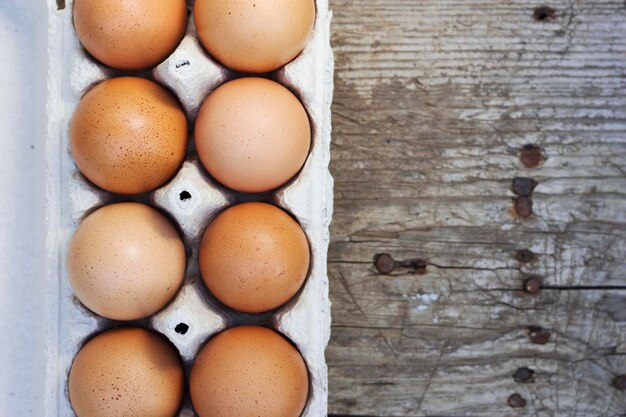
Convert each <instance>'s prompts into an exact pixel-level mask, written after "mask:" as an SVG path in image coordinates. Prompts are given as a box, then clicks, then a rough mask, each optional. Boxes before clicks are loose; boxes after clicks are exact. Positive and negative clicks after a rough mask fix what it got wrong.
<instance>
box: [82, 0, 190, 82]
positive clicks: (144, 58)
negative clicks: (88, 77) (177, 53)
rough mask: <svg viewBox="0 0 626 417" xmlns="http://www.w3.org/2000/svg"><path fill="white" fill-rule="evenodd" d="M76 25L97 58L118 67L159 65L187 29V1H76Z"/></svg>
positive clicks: (84, 44) (83, 42)
mask: <svg viewBox="0 0 626 417" xmlns="http://www.w3.org/2000/svg"><path fill="white" fill-rule="evenodd" d="M74 26H75V28H76V33H77V34H78V38H79V40H80V42H81V43H82V44H83V46H84V47H85V49H87V51H89V53H90V54H92V55H93V56H94V57H95V58H96V59H98V60H99V61H101V62H103V63H104V64H106V65H109V66H111V67H114V68H119V69H127V70H135V69H142V68H149V67H153V66H155V65H157V64H158V63H160V62H161V61H163V60H164V59H165V58H167V56H168V55H170V54H171V53H172V51H174V49H175V48H176V46H177V45H178V44H179V43H180V41H181V39H182V38H183V35H184V34H185V29H186V27H187V5H186V2H185V0H132V1H128V0H107V1H102V0H75V1H74Z"/></svg>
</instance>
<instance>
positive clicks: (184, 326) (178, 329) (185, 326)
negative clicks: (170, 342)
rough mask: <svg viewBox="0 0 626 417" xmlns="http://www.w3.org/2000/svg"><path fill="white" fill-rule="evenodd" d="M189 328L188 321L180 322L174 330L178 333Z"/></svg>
mask: <svg viewBox="0 0 626 417" xmlns="http://www.w3.org/2000/svg"><path fill="white" fill-rule="evenodd" d="M187 330H189V325H188V324H187V323H178V324H177V325H176V327H174V331H175V332H176V333H178V334H185V333H187Z"/></svg>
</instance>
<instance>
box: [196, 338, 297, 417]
mask: <svg viewBox="0 0 626 417" xmlns="http://www.w3.org/2000/svg"><path fill="white" fill-rule="evenodd" d="M308 385H309V381H308V375H307V369H306V365H305V363H304V360H303V359H302V356H300V353H299V352H298V351H297V350H296V348H294V347H293V346H292V345H291V344H290V343H289V342H288V341H287V340H286V339H285V338H284V337H283V336H281V335H279V334H278V333H276V332H274V331H273V330H270V329H267V328H264V327H258V326H242V327H235V328H232V329H228V330H226V331H224V332H222V333H220V334H218V335H217V336H215V337H214V338H212V339H211V340H210V341H209V342H208V343H207V344H206V345H205V346H204V348H202V350H201V351H200V352H199V353H198V356H197V357H196V360H195V362H194V364H193V368H192V370H191V377H190V382H189V389H190V392H191V400H192V402H193V405H194V408H195V410H196V412H197V413H198V416H199V417H221V416H237V417H298V416H299V415H300V414H301V413H302V410H303V408H304V405H305V402H306V399H307V395H308Z"/></svg>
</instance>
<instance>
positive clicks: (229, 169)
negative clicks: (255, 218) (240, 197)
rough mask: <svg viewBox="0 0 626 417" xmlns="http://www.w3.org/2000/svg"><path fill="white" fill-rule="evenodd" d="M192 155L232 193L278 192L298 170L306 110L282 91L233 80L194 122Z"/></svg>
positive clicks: (307, 135)
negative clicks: (196, 155) (232, 191)
mask: <svg viewBox="0 0 626 417" xmlns="http://www.w3.org/2000/svg"><path fill="white" fill-rule="evenodd" d="M195 142H196V149H197V152H198V156H199V157H200V160H201V161H202V164H203V165H204V167H205V168H206V169H207V171H208V172H209V173H210V174H211V176H213V177H214V178H215V179H216V180H217V181H219V182H220V183H222V184H224V185H226V186H227V187H229V188H232V189H234V190H237V191H243V192H251V193H259V192H265V191H270V190H273V189H275V188H278V187H280V186H281V185H283V184H285V183H286V182H287V181H289V180H290V179H291V178H292V177H293V176H294V175H296V173H297V172H298V171H299V170H300V168H301V167H302V165H303V164H304V161H305V160H306V158H307V155H308V152H309V148H310V146H311V126H310V124H309V119H308V116H307V113H306V110H305V109H304V107H303V106H302V104H301V103H300V101H299V100H298V98H297V97H296V96H294V95H293V93H291V92H290V91H289V90H288V89H287V88H285V87H283V86H282V85H280V84H278V83H276V82H274V81H270V80H267V79H264V78H256V77H251V78H239V79H236V80H233V81H230V82H227V83H226V84H223V85H222V86H220V87H219V88H217V89H216V90H215V91H214V92H213V93H212V94H210V95H209V97H208V98H207V99H206V101H205V102H204V104H203V105H202V107H201V108H200V111H199V113H198V117H197V119H196V124H195Z"/></svg>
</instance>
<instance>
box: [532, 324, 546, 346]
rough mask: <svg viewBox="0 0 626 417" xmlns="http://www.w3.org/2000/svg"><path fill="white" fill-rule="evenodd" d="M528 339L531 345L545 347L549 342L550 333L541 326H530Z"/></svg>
mask: <svg viewBox="0 0 626 417" xmlns="http://www.w3.org/2000/svg"><path fill="white" fill-rule="evenodd" d="M528 338H529V339H530V342H531V343H534V344H536V345H545V344H546V343H548V340H550V332H549V331H548V330H546V329H544V328H543V327H541V326H530V327H529V328H528Z"/></svg>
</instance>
